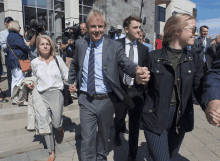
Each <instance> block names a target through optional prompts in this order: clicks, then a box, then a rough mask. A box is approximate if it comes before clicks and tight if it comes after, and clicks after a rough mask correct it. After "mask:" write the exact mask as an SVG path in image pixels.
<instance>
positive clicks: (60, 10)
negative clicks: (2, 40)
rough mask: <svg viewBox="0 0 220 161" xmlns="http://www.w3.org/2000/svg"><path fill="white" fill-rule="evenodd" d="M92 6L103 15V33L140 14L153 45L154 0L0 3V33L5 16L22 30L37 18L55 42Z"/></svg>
mask: <svg viewBox="0 0 220 161" xmlns="http://www.w3.org/2000/svg"><path fill="white" fill-rule="evenodd" d="M94 7H95V8H100V9H102V10H103V11H104V12H105V16H106V17H105V19H106V23H107V28H106V34H107V33H108V30H109V29H110V27H111V26H114V27H116V26H117V25H123V20H124V19H125V18H126V17H128V16H129V15H134V16H140V14H141V17H142V18H143V20H144V23H142V28H143V29H144V32H145V33H146V36H147V37H148V38H149V39H150V40H151V42H153V40H154V17H155V16H154V15H155V0H0V22H1V23H0V31H2V30H4V29H5V27H4V23H3V21H4V18H5V17H7V16H11V17H12V18H13V19H15V20H18V21H19V23H20V26H21V28H24V26H26V25H28V24H29V22H30V20H31V19H36V20H37V22H39V23H44V24H46V30H47V33H48V34H49V35H50V36H51V37H52V39H53V40H54V41H55V40H57V39H60V38H61V37H62V34H63V30H64V29H65V27H70V26H72V25H73V24H74V23H80V22H86V18H87V14H88V12H89V11H90V10H91V9H92V8H94ZM23 32H24V31H23V30H21V34H23Z"/></svg>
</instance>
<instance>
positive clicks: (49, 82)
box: [31, 56, 69, 92]
mask: <svg viewBox="0 0 220 161" xmlns="http://www.w3.org/2000/svg"><path fill="white" fill-rule="evenodd" d="M56 57H57V60H58V62H59V66H60V70H61V72H62V78H64V79H65V80H66V81H68V72H69V69H68V68H67V66H66V64H65V63H64V61H63V59H62V58H61V57H60V56H56ZM31 68H32V73H33V76H34V77H36V78H37V90H38V91H39V92H43V91H52V90H57V89H59V90H63V87H64V84H63V80H62V78H61V73H60V70H59V68H58V66H57V64H56V61H55V60H53V61H51V62H50V64H49V65H47V64H46V62H44V61H40V60H39V57H37V58H35V59H34V60H32V61H31Z"/></svg>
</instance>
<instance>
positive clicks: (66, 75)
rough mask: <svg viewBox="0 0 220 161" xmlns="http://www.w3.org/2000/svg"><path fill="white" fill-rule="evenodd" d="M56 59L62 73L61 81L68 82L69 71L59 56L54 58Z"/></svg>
mask: <svg viewBox="0 0 220 161" xmlns="http://www.w3.org/2000/svg"><path fill="white" fill-rule="evenodd" d="M56 58H57V61H58V62H59V66H60V71H61V73H62V76H63V79H65V80H66V81H67V82H68V72H69V69H68V67H67V66H66V64H65V63H64V61H63V59H62V58H61V57H60V56H56Z"/></svg>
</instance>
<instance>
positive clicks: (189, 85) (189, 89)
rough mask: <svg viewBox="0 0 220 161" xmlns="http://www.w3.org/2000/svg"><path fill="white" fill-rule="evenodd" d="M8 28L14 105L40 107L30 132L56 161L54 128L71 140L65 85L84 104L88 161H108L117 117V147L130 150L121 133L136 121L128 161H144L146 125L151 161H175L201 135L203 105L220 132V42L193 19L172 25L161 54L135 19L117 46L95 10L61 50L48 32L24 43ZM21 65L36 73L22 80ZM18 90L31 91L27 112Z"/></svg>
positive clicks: (179, 17)
mask: <svg viewBox="0 0 220 161" xmlns="http://www.w3.org/2000/svg"><path fill="white" fill-rule="evenodd" d="M4 23H5V26H6V30H4V31H2V32H1V33H0V45H1V48H2V50H3V52H4V53H5V62H6V66H7V78H8V86H9V91H10V93H11V95H12V101H14V102H12V103H13V104H19V105H28V106H30V107H32V108H29V107H28V110H30V111H32V112H33V113H34V118H33V119H32V120H34V121H35V123H33V124H35V125H34V126H32V128H27V130H36V133H37V134H41V135H44V138H45V141H46V145H47V148H48V151H49V158H48V161H53V160H55V150H54V137H53V127H54V128H56V129H57V130H58V136H59V139H61V141H60V142H62V139H63V137H64V130H63V127H62V123H63V120H62V111H63V106H64V102H65V94H64V89H65V83H64V82H66V83H67V84H68V86H69V92H70V93H71V94H72V96H73V97H78V104H79V106H80V125H81V136H82V141H81V153H80V155H81V156H80V158H81V160H82V161H86V160H91V161H96V160H100V161H101V160H102V161H105V160H107V155H108V152H109V151H108V139H109V133H110V127H111V121H112V119H113V115H114V114H115V118H114V126H115V137H114V144H115V145H116V146H121V144H122V141H121V137H120V133H125V132H126V124H125V117H126V115H127V113H128V116H129V141H128V142H129V151H128V157H127V160H128V161H135V159H136V156H137V151H138V137H139V129H140V125H141V124H142V126H143V130H144V134H145V138H146V141H147V146H148V156H149V158H148V159H149V160H152V161H164V160H166V161H175V160H176V158H177V154H178V151H179V149H180V146H181V143H182V141H183V139H184V136H185V133H186V132H190V131H192V130H193V127H194V121H193V120H194V113H193V103H195V102H196V103H198V104H200V106H201V107H202V109H203V110H204V112H205V114H206V118H207V121H208V122H209V123H210V124H212V125H214V126H220V101H219V99H220V95H219V93H220V92H219V90H218V89H219V84H220V81H219V80H220V79H219V77H220V75H219V69H220V57H219V55H220V53H219V52H220V47H219V46H220V36H219V35H218V36H217V37H216V38H215V39H212V38H207V36H208V29H209V28H208V27H207V26H201V27H200V31H199V32H200V36H199V33H198V31H197V28H196V20H195V18H194V17H193V16H191V15H189V14H184V13H178V14H174V15H172V16H171V17H170V18H169V19H168V20H167V21H166V24H165V27H164V33H161V34H160V36H159V38H158V39H157V40H156V41H155V46H154V47H155V50H153V46H152V45H151V44H150V42H149V39H147V38H145V37H144V35H145V34H144V31H143V29H142V28H141V23H142V19H141V18H140V17H136V16H129V17H127V18H126V19H125V20H124V21H123V27H122V26H121V25H118V26H117V32H116V33H115V36H114V37H113V38H111V37H109V36H108V35H105V34H104V33H105V29H106V20H105V16H104V14H103V13H102V12H101V11H99V10H91V11H90V12H89V13H88V15H87V20H86V23H81V24H80V32H81V34H80V36H79V38H77V40H75V39H74V38H69V37H64V38H63V40H62V41H61V40H57V41H56V44H55V45H54V43H53V41H52V40H51V38H50V37H49V36H48V35H47V34H46V33H45V31H44V32H42V33H37V32H36V31H34V30H29V31H27V32H25V33H26V34H25V36H23V37H22V36H21V35H20V34H19V33H20V30H21V28H20V25H19V22H18V21H15V20H13V19H12V18H11V17H6V18H5V21H4ZM123 29H124V32H125V35H123V34H122V30H123ZM69 33H70V35H72V34H73V30H72V29H70V31H69ZM197 36H198V38H197V39H196V37H197ZM18 59H19V60H27V59H29V60H31V69H32V71H30V72H26V73H24V72H22V69H21V66H20V64H19V60H18ZM0 67H1V68H0V74H1V72H2V65H1V66H0ZM17 86H22V87H23V88H27V89H28V90H27V91H28V93H27V95H28V96H27V97H25V98H26V100H24V101H23V102H22V104H21V103H20V102H19V103H18V101H17V102H16V100H17V99H13V98H14V95H15V94H14V93H15V91H16V92H17V88H15V87H17ZM19 89H20V88H19ZM21 92H22V90H21ZM2 101H3V100H2ZM29 121H30V120H29ZM34 121H33V122H34ZM97 128H98V130H97ZM97 139H98V140H97Z"/></svg>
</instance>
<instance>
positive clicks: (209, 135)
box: [0, 80, 220, 161]
mask: <svg viewBox="0 0 220 161" xmlns="http://www.w3.org/2000/svg"><path fill="white" fill-rule="evenodd" d="M6 81H7V80H4V81H3V82H2V83H1V87H2V90H3V91H5V90H7V83H6ZM0 97H1V94H0ZM7 106H11V105H10V103H4V104H1V106H0V107H1V108H0V110H1V109H2V110H6V109H7ZM9 109H10V108H9ZM194 111H195V127H194V130H193V131H192V132H189V133H187V134H186V136H185V138H184V140H183V143H182V145H181V148H180V151H179V155H178V159H177V161H220V128H219V127H214V126H212V125H210V124H209V123H208V122H207V121H206V118H205V114H204V112H203V111H202V110H201V108H200V106H197V105H194ZM0 113H1V111H0ZM6 121H8V120H6ZM0 122H1V121H0ZM21 123H22V122H21ZM2 126H3V125H2ZM5 126H7V124H5ZM20 126H23V127H24V126H26V123H22V125H20ZM71 127H72V126H70V127H69V128H71ZM2 129H4V127H1V128H0V133H1V132H2V133H4V132H3V130H2ZM128 130H129V129H128ZM69 131H70V132H71V133H72V134H73V133H75V131H74V130H69ZM69 131H65V134H64V138H65V137H67V136H69V135H68V132H69ZM1 136H3V135H2V134H1ZM21 136H22V135H21ZM19 137H20V135H19ZM31 137H34V133H33V136H32V133H31ZM113 138H114V128H112V129H111V132H110V139H109V155H108V161H125V160H126V158H127V156H128V148H129V146H128V134H127V133H125V134H121V138H122V145H121V146H120V147H117V146H115V145H114V143H113ZM3 139H4V138H3ZM5 139H7V137H6V136H5ZM1 140H2V139H1V138H0V141H1ZM2 141H3V140H2ZM6 144H7V145H6ZM6 144H5V145H1V142H0V145H1V146H3V147H2V148H3V149H4V146H5V147H7V146H9V145H8V144H12V142H11V143H10V141H9V142H6ZM20 144H22V142H21V143H20ZM39 144H40V143H39ZM80 146H81V138H80V136H78V137H76V136H75V135H74V137H70V138H69V139H66V140H65V139H64V141H63V142H62V143H61V144H56V146H55V153H56V158H55V161H80V159H79V156H80ZM0 148H1V147H0ZM147 154H148V153H147V142H146V139H145V136H144V133H143V130H140V135H139V143H138V154H137V161H147V160H148V155H147ZM48 156H49V155H48V151H47V148H46V147H45V146H44V147H42V146H39V147H36V148H35V149H34V150H32V149H31V148H30V150H28V149H26V150H24V151H23V152H22V151H21V152H17V153H16V154H14V153H11V154H10V153H9V154H8V156H6V157H5V156H4V157H2V156H1V151H0V161H47V159H48Z"/></svg>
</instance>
